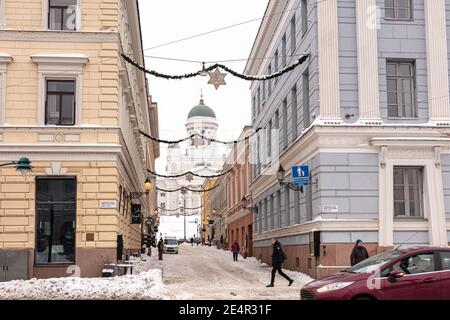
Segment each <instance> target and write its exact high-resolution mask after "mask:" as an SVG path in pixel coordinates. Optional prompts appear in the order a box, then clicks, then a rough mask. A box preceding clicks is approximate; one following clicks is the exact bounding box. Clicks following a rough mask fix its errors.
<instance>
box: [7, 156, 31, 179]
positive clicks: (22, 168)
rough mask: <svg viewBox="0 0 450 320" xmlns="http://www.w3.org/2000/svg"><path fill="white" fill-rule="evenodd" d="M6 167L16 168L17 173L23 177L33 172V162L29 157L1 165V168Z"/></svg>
mask: <svg viewBox="0 0 450 320" xmlns="http://www.w3.org/2000/svg"><path fill="white" fill-rule="evenodd" d="M6 166H15V167H16V171H19V172H20V173H21V174H22V175H26V174H27V173H29V172H31V169H32V167H31V161H30V159H28V158H27V157H22V158H20V159H19V161H12V162H8V163H2V164H0V167H6Z"/></svg>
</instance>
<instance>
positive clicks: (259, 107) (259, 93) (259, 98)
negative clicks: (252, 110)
mask: <svg viewBox="0 0 450 320" xmlns="http://www.w3.org/2000/svg"><path fill="white" fill-rule="evenodd" d="M257 108H258V114H259V113H260V112H261V87H258V105H257Z"/></svg>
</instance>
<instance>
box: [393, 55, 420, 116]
mask: <svg viewBox="0 0 450 320" xmlns="http://www.w3.org/2000/svg"><path fill="white" fill-rule="evenodd" d="M386 69H387V70H386V71H387V101H388V117H390V118H415V117H417V112H416V99H415V81H414V79H415V68H414V63H413V62H395V61H388V62H387V63H386Z"/></svg>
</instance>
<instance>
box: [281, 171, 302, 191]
mask: <svg viewBox="0 0 450 320" xmlns="http://www.w3.org/2000/svg"><path fill="white" fill-rule="evenodd" d="M285 174H286V170H284V168H283V166H281V165H280V167H279V168H278V171H277V179H278V182H279V183H280V185H281V186H286V187H288V188H289V189H291V190H294V191H300V192H301V193H303V186H301V187H297V186H295V185H294V184H293V183H291V182H284V176H285Z"/></svg>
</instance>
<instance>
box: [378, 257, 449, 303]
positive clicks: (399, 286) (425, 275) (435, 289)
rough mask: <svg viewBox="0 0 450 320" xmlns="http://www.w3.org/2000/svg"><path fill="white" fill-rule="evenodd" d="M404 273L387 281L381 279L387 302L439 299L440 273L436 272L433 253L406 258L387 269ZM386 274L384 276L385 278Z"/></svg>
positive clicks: (386, 278) (386, 279)
mask: <svg viewBox="0 0 450 320" xmlns="http://www.w3.org/2000/svg"><path fill="white" fill-rule="evenodd" d="M389 270H390V271H392V270H398V271H402V272H403V273H404V276H403V277H400V278H397V279H395V280H393V281H389V278H388V277H385V278H383V280H382V288H383V293H384V296H385V298H386V299H388V300H435V299H440V296H441V295H440V273H439V272H436V270H437V269H436V259H435V255H434V253H433V252H427V253H420V254H415V255H411V256H408V257H406V258H404V259H402V260H401V261H399V262H397V263H395V264H394V265H393V266H391V267H390V268H389ZM387 273H388V272H386V274H385V275H386V276H387Z"/></svg>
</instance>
